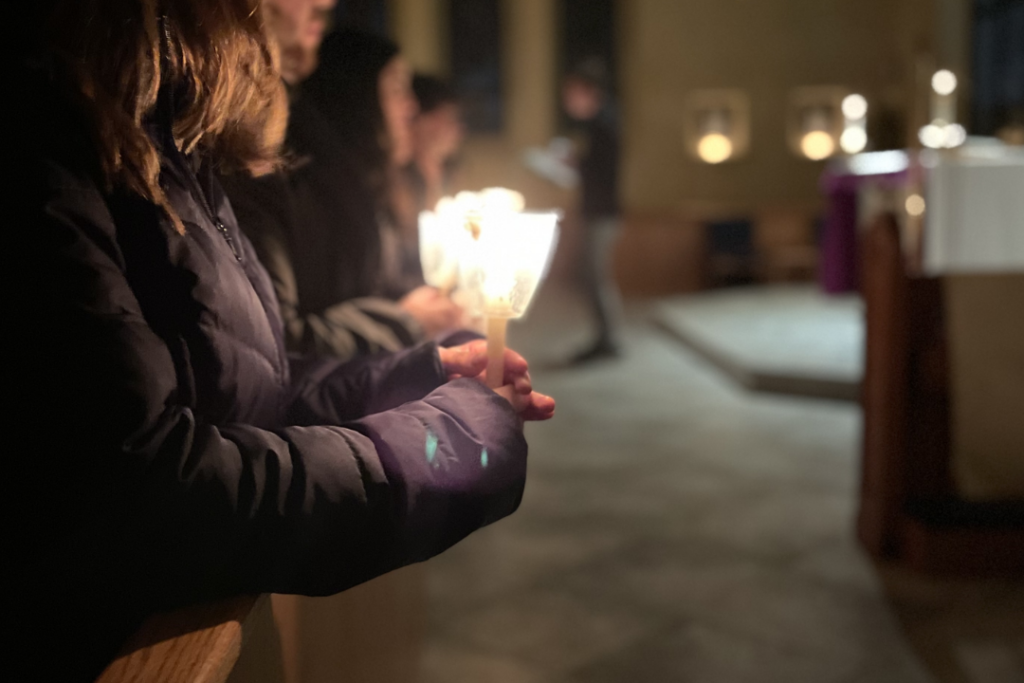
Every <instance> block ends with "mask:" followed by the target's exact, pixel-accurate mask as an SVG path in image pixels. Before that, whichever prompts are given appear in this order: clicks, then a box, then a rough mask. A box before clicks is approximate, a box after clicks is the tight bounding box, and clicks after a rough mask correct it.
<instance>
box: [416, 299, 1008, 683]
mask: <svg viewBox="0 0 1024 683" xmlns="http://www.w3.org/2000/svg"><path fill="white" fill-rule="evenodd" d="M649 311H650V309H649V307H648V306H642V305H634V306H631V307H630V309H629V326H628V355H627V356H626V357H625V358H623V359H621V360H617V361H613V362H606V363H603V364H600V365H594V366H592V367H588V368H586V369H565V368H560V367H559V363H558V361H559V359H561V358H564V357H567V356H568V355H569V354H570V353H571V351H572V350H573V349H574V348H575V347H576V346H577V345H580V344H582V342H583V341H584V339H583V338H582V336H581V332H580V330H582V329H584V327H583V319H582V318H581V315H580V311H579V310H578V307H576V306H575V305H574V299H573V297H572V296H571V295H570V294H568V293H567V292H564V291H561V290H556V289H551V290H550V291H548V292H545V293H544V296H543V297H542V299H541V302H540V304H539V305H538V307H537V308H536V309H535V310H534V311H533V312H532V313H531V317H530V319H529V320H528V321H526V322H525V323H524V324H522V325H518V326H516V327H514V328H513V330H512V340H513V344H514V345H515V346H516V347H518V348H519V349H521V350H522V351H524V352H525V353H526V354H527V356H528V357H529V358H530V359H531V361H532V363H533V367H534V379H535V384H537V385H538V387H539V388H541V389H542V390H544V391H547V392H549V393H552V394H554V395H555V396H556V397H557V398H558V401H559V405H558V415H557V418H556V419H555V420H554V421H552V422H550V423H546V424H540V425H531V426H530V427H529V434H528V436H529V440H530V444H531V455H530V457H531V461H530V475H529V477H530V478H529V483H528V487H527V492H526V496H525V499H524V501H523V504H522V507H521V508H520V510H519V511H518V512H517V513H516V514H515V515H514V516H513V517H511V518H509V519H507V520H504V521H502V522H500V523H498V524H496V525H494V526H492V527H490V528H488V529H485V530H482V531H480V532H478V533H477V534H475V535H474V536H472V537H470V538H469V539H467V540H466V541H465V542H463V543H461V544H460V545H458V546H457V547H455V548H453V549H452V550H450V551H449V552H447V553H445V554H444V555H442V556H440V557H438V558H435V559H434V560H432V561H430V562H429V563H427V565H426V567H425V574H426V582H427V605H428V607H427V627H426V633H427V636H426V641H425V643H424V644H423V656H422V660H421V667H420V668H421V672H420V673H421V676H420V680H421V681H422V683H555V682H565V683H613V682H615V683H618V682H624V683H625V682H630V683H647V682H650V683H669V682H676V681H678V682H680V683H746V682H748V681H749V682H755V681H756V682H759V683H774V682H776V681H778V682H784V683H804V682H807V683H929V682H931V683H1024V582H1022V583H1014V582H1009V581H994V580H991V581H970V582H962V581H948V580H939V579H927V578H923V577H916V576H911V575H907V574H906V573H903V572H900V571H897V570H895V569H892V568H887V567H876V566H875V565H873V564H872V563H871V562H870V561H868V559H867V558H866V557H865V556H864V555H863V553H862V552H861V551H860V550H859V548H858V546H857V545H856V543H855V542H854V539H853V535H852V528H853V518H854V514H855V493H856V487H857V477H858V475H857V449H858V438H859V429H860V415H859V411H858V408H857V406H856V405H855V404H853V403H848V402H840V401H829V400H815V399H805V398H791V397H780V396H772V395H768V394H752V393H748V392H746V391H745V390H743V389H741V388H739V387H738V386H737V385H736V384H735V383H733V382H731V381H729V380H727V379H724V378H723V377H722V376H721V375H720V374H719V372H718V371H717V370H716V369H715V368H713V367H712V366H711V365H709V364H708V363H707V362H705V361H703V360H701V359H700V358H698V357H697V356H695V355H693V354H692V353H691V352H690V351H688V350H687V349H686V348H685V347H683V346H681V345H679V344H678V343H677V342H675V341H673V340H672V339H671V338H669V337H668V336H667V335H665V334H663V333H661V332H659V331H658V330H656V329H655V328H654V326H653V325H651V324H650V323H649Z"/></svg>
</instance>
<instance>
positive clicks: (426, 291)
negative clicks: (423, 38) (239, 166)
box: [223, 29, 464, 358]
mask: <svg viewBox="0 0 1024 683" xmlns="http://www.w3.org/2000/svg"><path fill="white" fill-rule="evenodd" d="M306 61H310V60H306ZM409 79H410V74H409V71H408V67H407V66H406V65H405V62H404V61H403V60H402V59H401V57H400V55H399V54H398V48H397V46H395V45H394V43H392V42H391V41H389V40H387V39H385V38H381V37H378V36H374V35H371V34H368V33H363V32H360V31H355V30H350V29H345V30H342V31H339V32H337V33H335V34H332V35H331V36H328V38H327V40H326V41H325V43H324V46H323V47H322V48H321V50H320V55H319V59H318V67H317V69H316V71H315V72H314V73H313V75H312V76H310V77H309V78H308V79H307V80H306V81H304V82H303V83H300V84H293V86H292V88H291V105H290V109H291V116H290V121H289V126H288V136H287V147H288V149H289V151H290V153H291V154H292V156H293V159H292V164H291V168H289V169H286V171H285V172H284V173H281V174H277V175H274V176H271V177H268V178H261V179H257V180H250V179H247V178H244V177H238V176H235V177H232V176H227V177H225V178H224V179H223V181H224V185H225V188H226V190H227V192H228V195H229V196H230V197H231V201H232V204H233V205H234V206H235V209H236V212H237V214H238V217H239V224H240V225H241V226H242V229H243V230H244V231H245V232H246V233H247V234H248V235H249V236H250V237H251V239H252V240H253V242H254V244H255V246H256V249H257V251H258V253H259V254H260V258H261V260H262V261H263V262H264V264H265V265H266V266H267V268H268V270H269V272H270V274H271V277H272V278H273V281H274V285H275V288H276V291H277V295H278V299H279V300H280V303H281V309H282V315H283V317H284V319H285V329H286V339H287V342H288V346H289V348H291V349H294V350H296V351H301V352H304V353H318V354H323V355H332V356H335V357H338V358H353V357H356V356H358V355H361V354H365V353H373V352H376V351H380V350H389V351H390V350H397V349H401V348H406V347H408V346H410V345H412V344H415V343H417V342H419V341H421V340H423V339H425V338H437V335H440V334H444V333H446V332H448V331H451V330H457V329H458V328H459V327H460V324H461V322H462V311H461V309H460V308H459V307H458V306H456V305H455V304H453V303H452V302H451V300H450V299H448V298H447V297H444V296H442V295H441V294H440V293H439V292H438V291H437V290H435V289H433V288H431V287H427V286H425V285H424V283H423V277H422V273H421V272H420V270H419V265H418V260H417V259H418V257H417V254H418V252H417V250H416V249H415V239H414V235H412V234H403V232H402V229H403V226H402V224H401V223H400V221H399V220H398V217H397V215H396V211H395V210H394V203H393V199H394V197H393V194H392V191H393V187H394V181H395V175H396V174H397V173H398V169H399V168H400V167H401V166H402V165H404V164H405V163H407V161H408V159H409V158H410V157H411V139H410V130H409V125H410V119H411V117H412V116H413V114H414V113H415V101H414V100H413V98H412V94H411V90H410V86H409ZM405 228H406V230H409V229H410V228H409V226H405ZM412 229H415V226H412ZM462 338H464V335H459V336H457V337H456V340H459V339H462Z"/></svg>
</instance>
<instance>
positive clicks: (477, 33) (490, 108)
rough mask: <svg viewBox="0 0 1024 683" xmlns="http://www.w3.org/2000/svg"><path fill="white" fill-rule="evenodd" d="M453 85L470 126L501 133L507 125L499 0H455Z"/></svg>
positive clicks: (451, 25)
mask: <svg viewBox="0 0 1024 683" xmlns="http://www.w3.org/2000/svg"><path fill="white" fill-rule="evenodd" d="M449 28H450V35H451V74H452V85H453V87H454V88H455V90H456V91H457V92H458V93H459V98H460V100H461V102H462V111H463V116H464V120H465V123H466V127H467V128H468V129H469V130H470V131H472V132H476V133H498V132H501V130H502V128H503V126H504V112H503V109H504V107H503V102H502V79H501V50H502V40H501V12H500V7H499V2H498V0H451V4H450V14H449Z"/></svg>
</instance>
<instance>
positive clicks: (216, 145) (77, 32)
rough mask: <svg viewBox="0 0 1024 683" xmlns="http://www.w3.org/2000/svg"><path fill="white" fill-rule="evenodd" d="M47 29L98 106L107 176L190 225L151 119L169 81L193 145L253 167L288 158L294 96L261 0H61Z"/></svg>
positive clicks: (87, 99)
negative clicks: (181, 213) (166, 178)
mask: <svg viewBox="0 0 1024 683" xmlns="http://www.w3.org/2000/svg"><path fill="white" fill-rule="evenodd" d="M48 34H49V40H48V42H49V48H50V51H51V53H52V54H53V55H54V56H55V57H56V59H57V61H58V65H59V68H60V69H61V70H62V71H63V72H64V74H65V75H66V76H67V77H68V79H69V80H70V82H71V85H72V87H73V88H74V89H75V90H76V91H77V94H78V95H79V96H80V98H81V99H82V100H83V101H84V104H85V106H86V108H87V109H88V110H89V113H90V115H91V118H92V123H93V132H94V136H95V139H96V146H97V149H98V152H99V156H100V162H101V166H102V170H103V174H104V176H105V180H106V182H107V185H108V186H109V187H114V186H122V187H125V188H127V189H129V190H131V191H133V192H135V193H137V194H139V195H141V196H143V197H145V198H147V199H149V200H150V201H152V202H154V203H155V204H157V205H158V206H160V207H162V208H163V209H164V211H165V212H166V213H167V215H168V216H169V217H170V219H171V220H172V222H173V223H174V225H175V227H176V228H177V229H178V231H179V232H183V231H184V227H183V225H182V223H181V221H180V219H179V218H178V216H177V215H176V214H175V212H174V211H173V209H172V208H171V206H170V204H169V202H168V200H167V197H166V195H165V194H164V192H163V190H162V189H161V187H160V183H159V172H160V158H159V154H158V153H157V150H156V148H155V147H154V144H153V141H152V140H151V139H150V137H149V136H148V135H147V133H146V131H145V129H144V127H143V123H144V122H145V120H146V119H147V118H148V117H150V116H151V115H153V113H154V112H155V110H156V108H157V103H158V100H159V97H160V96H161V92H162V91H163V92H173V101H174V114H173V121H172V122H171V125H172V130H173V136H174V142H175V145H176V146H177V147H178V149H180V150H181V151H182V152H184V153H186V154H187V153H191V152H194V151H198V152H199V153H200V154H203V155H207V156H209V157H212V158H213V159H215V160H216V161H217V162H218V163H219V164H221V165H222V166H227V167H229V168H235V169H241V170H246V171H248V172H250V173H253V174H260V173H265V172H268V171H270V170H272V169H273V168H274V167H275V166H276V165H277V164H278V162H279V151H280V147H281V143H282V142H283V140H284V135H285V128H286V125H287V111H288V103H287V98H286V95H285V91H284V86H283V84H282V82H281V77H280V71H279V68H278V57H277V53H276V49H275V47H274V45H273V43H272V41H271V40H270V39H269V37H268V34H267V32H266V27H265V26H264V19H263V13H262V11H261V9H260V0H59V1H58V2H56V7H55V9H54V12H53V14H52V16H51V23H50V30H49V31H48ZM164 89H166V90H164Z"/></svg>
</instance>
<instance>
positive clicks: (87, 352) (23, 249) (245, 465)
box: [4, 87, 526, 680]
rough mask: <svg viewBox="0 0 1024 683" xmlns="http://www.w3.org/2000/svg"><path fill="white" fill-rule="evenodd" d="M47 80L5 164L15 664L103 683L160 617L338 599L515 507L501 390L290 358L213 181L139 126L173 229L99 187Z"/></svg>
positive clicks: (362, 365)
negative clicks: (131, 638)
mask: <svg viewBox="0 0 1024 683" xmlns="http://www.w3.org/2000/svg"><path fill="white" fill-rule="evenodd" d="M38 90H40V92H37V93H35V94H30V95H28V96H26V97H25V98H24V99H23V100H22V102H21V103H20V104H22V105H23V106H22V109H21V113H22V114H24V115H25V116H24V120H22V121H19V122H18V123H20V124H21V126H22V128H21V129H20V134H23V135H24V138H25V139H26V140H29V141H31V142H32V143H34V144H35V146H34V148H33V149H28V150H18V151H16V152H15V153H14V156H13V158H12V159H9V161H10V162H11V163H12V164H13V165H14V167H16V168H18V169H19V174H18V180H17V181H16V184H15V186H14V190H13V192H11V194H10V195H8V199H7V202H6V203H7V205H8V210H9V211H10V210H11V208H13V209H14V210H15V212H14V214H13V215H15V216H19V217H21V220H20V221H19V222H16V223H14V224H11V231H12V232H17V233H18V238H19V239H18V242H19V245H18V246H17V248H12V247H11V246H10V245H9V246H8V247H7V248H6V249H5V250H4V255H5V258H4V262H5V263H4V269H5V272H6V273H7V274H8V276H9V277H11V276H13V281H14V285H13V287H12V288H9V289H8V295H9V297H10V300H11V305H10V306H9V307H8V310H7V313H8V315H10V316H13V319H16V320H18V324H17V325H16V326H12V325H10V324H8V325H5V326H4V337H5V339H6V343H5V344H4V347H5V348H7V349H8V351H7V353H8V354H9V355H8V359H9V363H8V366H9V369H8V371H7V381H6V382H5V391H6V393H7V397H8V399H7V401H6V403H7V404H8V410H7V411H6V416H5V419H6V421H7V424H6V429H7V431H8V433H9V434H11V435H12V441H11V443H10V444H9V446H8V454H7V455H8V457H6V458H5V467H4V483H5V488H6V490H7V495H6V498H7V502H8V504H9V505H10V504H12V503H14V504H15V505H14V508H13V509H12V511H11V512H10V513H9V514H8V515H6V520H7V525H6V526H7V530H6V531H5V541H6V544H5V556H6V559H5V565H6V566H7V567H8V568H12V567H13V570H14V579H13V580H11V579H9V581H12V583H9V584H8V590H7V591H6V592H7V593H8V594H13V603H14V604H13V605H12V606H11V607H9V608H8V610H7V616H8V618H9V619H10V618H12V617H13V619H14V621H15V623H16V624H17V625H18V626H17V627H16V629H17V631H18V633H20V635H22V636H24V637H25V639H26V641H27V642H28V645H26V646H24V647H14V648H12V650H13V651H14V660H15V661H14V662H13V663H12V662H9V664H8V665H7V666H8V667H9V669H10V671H12V672H14V671H21V670H22V669H20V667H19V664H20V663H24V662H19V661H18V660H19V659H21V658H24V661H31V668H30V669H25V671H26V672H29V673H27V674H26V675H25V676H24V677H23V678H22V677H19V680H28V679H38V680H79V679H87V678H89V677H90V676H94V675H95V674H96V673H97V672H98V668H100V667H102V666H103V664H104V663H105V662H106V661H108V660H109V658H110V657H111V656H112V655H113V654H114V652H115V650H116V649H117V647H118V646H119V644H120V643H121V642H122V641H123V639H124V637H125V636H126V635H128V634H129V633H130V632H131V631H132V630H133V628H135V626H136V625H137V624H138V623H139V621H140V619H141V618H142V617H143V616H144V615H145V614H146V613H148V612H150V611H153V610H157V609H164V608H168V607H173V606H176V605H181V604H185V603H189V602H193V601H197V600H206V599H212V598H218V597H222V596H228V595H233V594H241V593H258V592H271V591H272V592H283V593H289V592H294V593H302V594H308V595H321V594H330V593H334V592H337V591H341V590H344V589H346V588H349V587H351V586H353V585H355V584H358V583H360V582H362V581H366V580H368V579H370V578H372V577H374V576H377V575H379V574H382V573H384V572H387V571H389V570H391V569H394V568H396V567H400V566H402V565H405V564H408V563H412V562H417V561H421V560H425V559H427V558H429V557H431V556H432V555H435V554H437V553H439V552H441V551H442V550H444V549H445V548H447V547H449V546H451V545H452V544H454V543H455V542H457V541H458V540H460V539H461V538H463V537H465V536H466V535H467V534H469V533H470V532H472V531H473V530H474V529H477V528H479V527H481V526H483V525H485V524H488V523H490V522H493V521H495V520H497V519H499V518H501V517H503V516H505V515H508V514H510V513H511V512H512V511H513V510H515V508H516V507H517V506H518V504H519V501H520V499H521V496H522V491H523V483H524V479H525V468H526V442H525V440H524V439H523V435H522V432H521V430H520V428H519V427H518V424H517V419H516V416H515V415H514V413H513V411H512V409H511V407H510V406H509V405H508V404H507V403H506V402H505V401H504V400H503V399H501V398H500V397H498V396H497V395H496V394H494V393H493V392H491V391H490V390H488V389H486V388H484V387H483V386H481V385H480V384H479V383H477V382H474V381H471V380H459V381H455V382H451V383H445V379H446V378H445V376H444V374H443V370H442V367H441V365H440V361H439V358H438V354H437V351H436V347H435V346H433V345H432V344H424V345H420V346H416V347H413V348H412V349H409V350H407V351H404V352H401V353H397V354H393V355H384V356H374V357H369V358H364V359H361V360H358V361H355V362H351V363H348V364H342V363H340V362H337V361H331V360H318V359H310V360H306V361H296V360H295V359H289V358H288V357H287V356H286V354H285V351H284V346H283V343H282V332H281V330H282V326H281V322H280V319H279V317H278V313H277V304H276V302H275V300H274V295H273V290H272V287H271V284H270V281H269V279H268V277H267V275H266V273H265V272H264V270H263V268H262V267H261V266H260V264H259V262H258V261H257V259H256V257H255V254H254V252H253V249H252V247H251V245H250V244H249V242H248V241H247V240H246V239H245V237H243V236H242V235H241V234H240V233H239V232H238V229H237V226H236V225H235V220H234V216H233V214H232V210H231V207H230V205H229V203H228V202H227V201H226V199H225V197H224V195H223V194H222V193H221V191H220V190H219V188H218V186H217V184H216V182H215V181H214V180H213V179H212V176H211V174H209V173H208V172H206V171H205V169H203V168H200V170H199V171H194V168H195V166H196V165H195V163H194V162H193V160H191V159H187V158H185V157H184V156H182V155H181V154H180V153H179V152H177V150H176V149H174V147H173V145H171V144H168V135H167V133H166V130H162V129H161V127H160V126H153V128H152V131H153V132H152V134H153V136H154V139H155V140H156V141H157V142H158V143H159V144H160V145H161V146H162V149H163V165H162V171H161V183H162V185H163V186H164V187H165V189H166V191H167V193H168V195H169V197H170V200H171V202H172V204H173V206H174V208H175V209H176V210H177V212H178V214H179V215H180V217H181V218H182V220H183V221H184V224H185V227H186V231H185V234H184V235H179V234H177V233H176V232H175V231H174V229H173V227H172V226H171V225H170V222H169V221H168V220H167V219H166V218H164V217H163V216H162V215H161V214H160V213H159V212H158V210H157V209H156V208H155V207H154V206H153V205H151V204H149V203H148V202H145V201H143V200H141V199H139V198H138V197H136V196H131V195H129V194H127V193H125V192H118V191H112V192H108V191H106V190H104V188H103V185H102V183H100V182H98V180H97V178H98V177H99V176H98V172H97V168H96V157H95V154H94V153H93V151H92V148H91V143H90V136H89V133H88V131H87V129H86V128H85V127H84V126H83V125H82V119H81V117H80V116H78V115H76V113H75V111H74V109H73V108H72V107H70V106H68V105H66V104H65V103H64V101H63V100H62V99H60V98H57V97H55V96H53V95H52V94H50V89H49V88H48V87H43V88H38ZM14 434H21V435H23V436H24V437H25V438H24V439H21V440H20V441H21V443H20V444H19V445H17V446H15V445H14V444H15V443H16V442H15V441H14V440H13V435H14ZM11 599H12V598H11V597H8V600H11ZM39 648H45V651H46V652H47V653H48V654H47V655H41V654H40V652H39Z"/></svg>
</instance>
